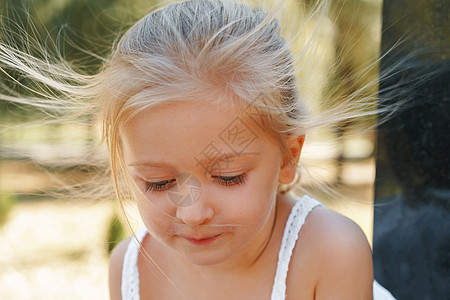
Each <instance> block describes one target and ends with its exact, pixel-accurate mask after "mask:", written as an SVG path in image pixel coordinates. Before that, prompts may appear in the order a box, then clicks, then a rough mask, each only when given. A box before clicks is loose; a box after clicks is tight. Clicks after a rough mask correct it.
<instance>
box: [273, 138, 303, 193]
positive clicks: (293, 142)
mask: <svg viewBox="0 0 450 300" xmlns="http://www.w3.org/2000/svg"><path fill="white" fill-rule="evenodd" d="M304 141H305V136H304V135H300V136H293V137H290V138H288V139H287V140H286V144H287V148H288V150H289V153H287V154H285V155H284V158H283V164H282V166H281V170H280V176H279V179H278V182H279V183H281V184H289V183H291V182H292V181H293V180H294V178H295V174H296V172H297V166H298V161H299V159H300V153H301V151H302V147H303V143H304Z"/></svg>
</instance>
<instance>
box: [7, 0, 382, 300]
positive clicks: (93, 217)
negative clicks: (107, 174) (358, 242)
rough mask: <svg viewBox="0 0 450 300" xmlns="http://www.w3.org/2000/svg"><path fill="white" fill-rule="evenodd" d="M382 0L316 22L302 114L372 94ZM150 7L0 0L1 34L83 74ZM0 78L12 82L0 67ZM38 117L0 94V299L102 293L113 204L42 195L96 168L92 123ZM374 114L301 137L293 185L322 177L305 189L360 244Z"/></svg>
mask: <svg viewBox="0 0 450 300" xmlns="http://www.w3.org/2000/svg"><path fill="white" fill-rule="evenodd" d="M166 2H168V1H165V3H166ZM310 2H313V1H311V0H309V1H306V4H310ZM381 4H382V3H381V0H335V1H332V7H331V10H330V14H329V18H328V22H323V21H322V22H323V24H321V26H320V27H321V32H320V34H319V44H320V51H317V54H316V55H318V56H320V57H317V61H318V62H319V61H320V64H317V66H316V67H315V69H314V73H313V74H309V76H305V78H306V80H307V82H305V83H304V84H303V86H305V87H307V86H312V87H314V88H312V89H311V90H310V91H308V92H307V93H308V95H309V100H310V106H311V107H313V110H314V108H316V109H318V110H320V109H321V108H327V107H330V106H333V105H337V104H338V102H339V99H345V98H348V97H349V95H354V94H355V93H359V95H360V96H361V97H365V96H367V97H372V96H374V95H376V94H377V84H376V82H377V76H378V64H377V63H376V62H377V60H378V57H379V48H380V37H381ZM160 5H161V3H160V1H148V0H96V1H88V0H33V1H29V0H2V1H1V2H0V15H1V16H2V20H3V24H2V31H1V32H0V35H1V40H2V41H4V40H5V39H6V40H8V41H10V42H11V41H13V42H14V44H15V45H17V47H19V49H21V50H23V51H25V52H31V53H30V54H33V55H36V56H39V53H38V52H35V50H36V49H37V48H38V47H36V48H35V49H32V48H30V47H29V44H30V42H31V43H32V44H33V43H35V44H36V45H37V44H39V45H41V46H42V47H43V48H44V49H46V51H48V52H49V53H58V54H59V55H61V56H62V57H63V58H64V59H66V60H67V61H68V62H69V63H70V64H71V65H73V66H74V67H75V68H78V70H80V71H81V72H84V73H87V74H94V73H96V72H97V71H98V70H99V68H100V67H101V65H102V61H103V60H102V57H106V56H107V55H108V53H110V50H111V49H112V45H113V44H114V41H116V40H117V38H118V37H119V36H120V35H121V33H123V32H124V31H125V30H126V29H127V28H128V27H129V26H130V25H131V24H133V23H134V22H136V21H137V20H138V19H140V18H141V17H143V16H144V15H145V14H147V13H148V12H150V11H151V10H153V9H154V8H155V7H159V6H160ZM289 5H292V8H293V9H291V10H290V11H291V13H292V14H298V16H301V14H302V13H304V11H303V10H304V8H305V6H304V5H301V4H300V3H297V2H296V1H290V2H289ZM306 7H307V5H306ZM302 9H303V10H302ZM298 16H297V17H298ZM26 36H32V37H34V38H35V41H33V40H28V39H27V38H26ZM21 47H22V48H21ZM293 47H296V45H293ZM293 50H294V52H295V49H293ZM312 59H314V58H312ZM19 80H20V81H21V82H22V83H25V84H30V85H32V84H33V83H31V82H30V83H27V81H26V80H27V79H26V78H20V79H19ZM0 81H1V84H2V85H6V86H8V87H13V86H11V81H10V80H9V79H8V77H7V76H6V75H5V74H0ZM324 82H325V83H324ZM374 83H375V84H374ZM317 86H321V87H323V88H317ZM13 88H15V87H13ZM361 91H363V92H361ZM18 92H20V93H23V94H26V93H27V91H26V90H18ZM44 119H46V116H45V115H44V114H43V113H42V112H38V111H35V110H33V109H31V108H29V107H25V106H20V105H13V104H11V103H7V102H6V101H0V126H1V127H0V145H1V148H0V245H1V247H0V299H108V287H107V279H108V255H109V254H108V253H109V251H110V250H111V248H112V247H113V246H114V245H115V243H117V241H119V240H121V239H122V238H123V237H124V236H126V235H129V233H128V230H127V229H126V228H125V227H124V226H123V225H121V224H122V223H123V217H122V215H121V213H120V210H119V207H118V203H117V201H116V200H115V199H107V200H93V199H77V200H74V199H65V198H64V197H62V198H61V197H57V196H55V195H57V193H53V191H56V190H57V189H58V184H60V183H61V182H70V183H77V182H81V181H82V180H85V179H88V178H90V177H91V176H92V172H94V171H96V170H97V169H96V166H90V165H89V163H88V162H89V160H84V163H83V159H84V158H85V157H86V155H88V154H89V153H90V151H91V150H92V147H96V145H97V144H98V142H99V140H100V138H99V129H98V128H97V127H95V126H93V125H92V126H89V125H86V123H87V122H67V123H64V124H61V123H58V124H56V123H51V122H44V121H43V120H44ZM84 121H86V120H84ZM375 121H376V120H375V119H374V118H365V119H358V120H354V121H351V122H350V121H349V122H345V123H340V124H335V125H334V126H330V127H326V128H320V129H317V130H315V131H313V132H311V133H310V134H309V135H308V136H307V140H306V144H305V149H304V151H303V153H302V164H303V165H304V166H305V167H307V170H308V172H307V174H305V176H304V178H302V184H303V185H304V186H305V187H308V188H309V189H311V190H314V188H315V187H314V184H316V183H317V180H318V181H320V183H323V184H325V185H317V187H316V193H315V194H316V196H318V197H319V198H320V200H321V201H322V202H324V203H325V204H327V205H328V206H329V207H331V208H332V209H335V210H337V211H339V212H341V213H343V214H344V215H347V216H349V217H350V218H352V219H353V220H355V221H356V222H357V223H358V224H359V225H360V226H361V227H362V229H363V230H364V232H365V233H366V235H367V237H368V239H369V241H371V239H372V220H373V207H372V202H373V180H374V176H375V167H374V159H373V155H374V149H375V144H374V141H375V133H374V132H373V130H369V129H368V128H371V127H373V126H374V125H375ZM309 177H311V178H314V181H312V180H309V179H308V178H309ZM325 186H327V187H329V188H330V189H332V190H334V191H337V193H329V192H327V191H326V190H324V187H325ZM126 206H127V213H128V216H129V219H130V221H131V225H132V227H133V228H135V229H136V228H138V227H139V226H140V221H139V217H138V214H137V212H136V210H135V209H134V207H133V204H132V203H126Z"/></svg>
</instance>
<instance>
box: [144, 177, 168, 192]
mask: <svg viewBox="0 0 450 300" xmlns="http://www.w3.org/2000/svg"><path fill="white" fill-rule="evenodd" d="M174 181H175V179H170V180H163V181H158V182H148V181H146V182H145V192H148V191H151V192H163V191H166V190H167V189H169V187H170V185H171V183H172V182H174Z"/></svg>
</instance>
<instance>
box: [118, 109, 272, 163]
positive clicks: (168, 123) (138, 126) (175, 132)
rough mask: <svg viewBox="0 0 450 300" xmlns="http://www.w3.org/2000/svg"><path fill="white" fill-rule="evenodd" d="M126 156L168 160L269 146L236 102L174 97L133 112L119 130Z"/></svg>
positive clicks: (265, 138)
mask: <svg viewBox="0 0 450 300" xmlns="http://www.w3.org/2000/svg"><path fill="white" fill-rule="evenodd" d="M120 132H121V133H120V134H121V139H122V141H123V146H124V152H125V158H126V160H145V159H146V158H150V157H149V156H151V158H153V159H157V160H158V159H160V160H166V159H170V160H172V159H173V158H174V157H177V158H178V157H182V156H190V157H191V156H192V157H194V156H195V157H197V156H199V155H202V154H204V153H205V152H208V151H216V152H217V153H220V152H222V153H230V152H233V153H235V154H237V155H239V153H243V152H244V151H247V150H248V151H254V150H256V149H258V150H261V149H263V148H264V147H267V146H273V145H274V144H273V141H271V140H270V139H269V138H268V137H267V135H266V134H265V133H264V131H262V130H261V128H259V127H258V125H257V124H256V123H255V122H254V121H253V120H252V119H251V118H250V117H249V116H248V115H247V114H246V113H245V112H244V111H243V110H242V107H237V106H236V105H222V104H221V103H220V102H217V101H205V100H196V101H184V102H182V101H175V102H172V103H166V104H163V105H159V106H157V107H154V108H149V109H146V110H144V111H142V112H139V113H138V114H136V115H135V116H134V117H133V118H132V119H131V120H130V121H129V122H128V123H127V124H124V125H123V126H122V128H121V130H120Z"/></svg>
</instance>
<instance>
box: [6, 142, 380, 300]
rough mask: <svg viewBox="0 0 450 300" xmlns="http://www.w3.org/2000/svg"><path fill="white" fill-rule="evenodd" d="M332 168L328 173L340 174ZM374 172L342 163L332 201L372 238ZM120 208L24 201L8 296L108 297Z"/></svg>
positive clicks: (20, 182)
mask: <svg viewBox="0 0 450 300" xmlns="http://www.w3.org/2000/svg"><path fill="white" fill-rule="evenodd" d="M313 150H314V149H313ZM314 152H315V151H311V152H310V153H314ZM305 156H306V160H307V161H310V162H311V163H310V165H321V166H324V165H326V164H325V163H321V162H320V161H317V160H316V161H315V160H314V159H315V158H314V155H312V154H309V155H308V151H307V149H306V150H305ZM4 166H6V167H4V168H2V170H3V172H6V174H5V173H4V174H1V175H2V176H1V178H3V179H5V180H6V181H5V180H3V181H2V185H3V188H5V186H9V188H11V189H12V187H13V186H15V188H14V189H15V190H16V189H17V188H18V187H20V186H21V187H22V190H28V189H29V190H36V188H37V187H39V186H41V187H42V186H45V184H46V179H45V175H43V174H41V173H40V172H38V171H36V170H34V169H33V168H32V167H30V166H27V165H26V164H23V163H18V164H9V165H8V164H6V165H5V164H4ZM323 169H327V168H325V167H322V171H323ZM318 170H319V171H318V173H317V176H319V175H318V174H319V173H320V171H321V170H320V168H319V169H318ZM316 171H317V170H316ZM324 174H325V175H323V174H322V176H323V177H324V178H325V177H327V176H333V174H332V173H330V172H328V173H327V172H325V173H324ZM373 177H374V165H373V161H372V160H371V159H365V160H360V161H357V162H347V163H345V164H344V165H343V169H342V182H343V183H344V184H343V185H342V186H340V187H339V188H338V189H339V192H341V193H342V194H343V196H344V198H345V200H336V201H332V200H325V201H324V202H325V203H326V204H327V205H328V206H329V207H331V208H333V209H336V210H338V211H339V212H341V213H343V214H345V215H347V216H349V217H350V218H352V219H353V220H355V221H356V222H357V223H358V224H359V225H360V226H361V227H362V228H363V230H364V232H365V233H366V235H367V236H368V239H369V240H371V236H372V214H373V207H372V205H371V201H372V195H373V188H372V184H373ZM349 183H351V185H350V184H349ZM25 184H26V185H25ZM33 185H34V186H33ZM115 208H116V203H114V202H113V201H103V202H89V201H80V202H73V201H63V200H52V199H47V198H45V197H43V198H37V199H36V198H33V200H29V199H26V198H25V200H22V201H20V202H19V203H18V204H16V205H15V207H14V209H13V211H12V213H11V215H10V218H9V221H8V222H7V223H6V224H5V225H4V226H3V227H0V245H1V246H0V299H8V300H9V299H12V300H22V299H24V300H25V299H36V300H41V299H67V300H71V299H108V286H107V279H108V256H107V254H106V236H107V226H108V223H109V221H110V218H111V216H112V215H113V212H114V209H115ZM129 213H130V214H131V217H130V219H131V223H132V226H133V227H135V228H137V227H139V226H140V225H139V224H140V222H139V220H138V216H137V214H136V211H135V210H133V208H130V209H129Z"/></svg>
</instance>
